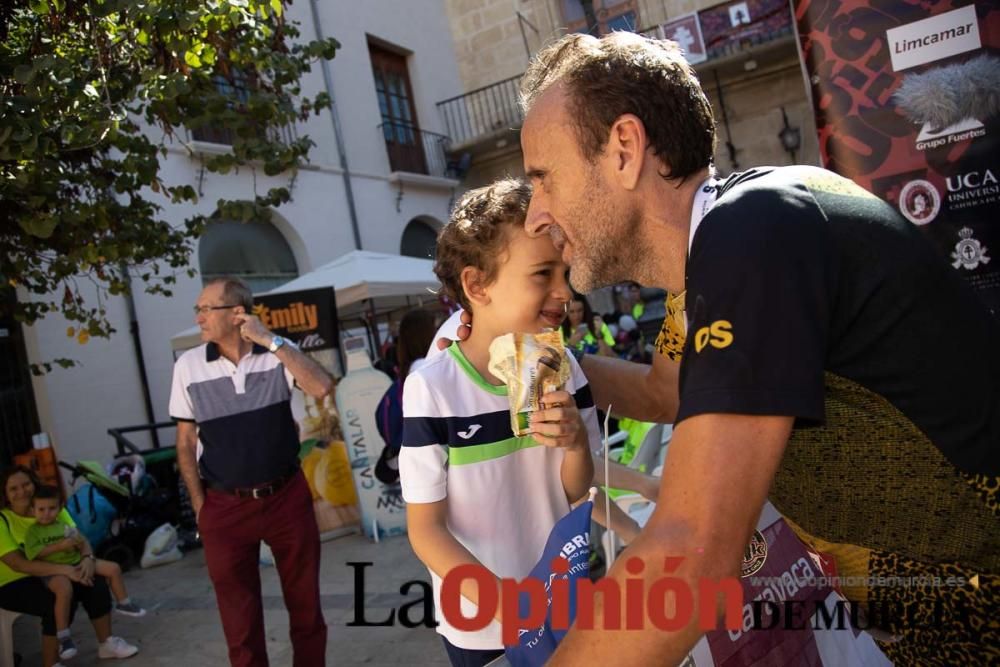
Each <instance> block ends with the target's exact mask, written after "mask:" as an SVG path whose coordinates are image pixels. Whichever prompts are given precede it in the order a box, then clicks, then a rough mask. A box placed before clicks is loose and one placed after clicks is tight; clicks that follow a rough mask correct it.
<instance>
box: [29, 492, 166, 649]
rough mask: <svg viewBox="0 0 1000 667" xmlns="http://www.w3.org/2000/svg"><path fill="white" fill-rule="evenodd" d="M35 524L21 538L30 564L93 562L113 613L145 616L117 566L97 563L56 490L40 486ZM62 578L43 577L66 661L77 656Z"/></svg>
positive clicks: (68, 595) (34, 509)
mask: <svg viewBox="0 0 1000 667" xmlns="http://www.w3.org/2000/svg"><path fill="white" fill-rule="evenodd" d="M31 510H32V512H33V513H34V515H35V524H34V525H33V526H31V527H30V528H28V532H27V533H26V534H25V536H24V555H25V556H26V557H27V558H28V559H29V560H38V559H40V560H44V561H46V562H49V563H59V564H62V565H77V564H79V563H80V561H81V560H83V558H84V557H86V558H90V559H92V560H93V561H94V571H95V572H96V573H97V574H98V575H100V576H102V577H104V578H106V579H107V580H108V583H109V584H110V586H111V592H112V593H114V596H115V600H116V601H117V605H116V607H115V608H116V610H117V611H118V612H119V613H122V614H125V615H127V616H144V615H145V614H146V610H145V609H143V608H142V607H140V606H139V605H137V604H135V603H134V602H132V600H131V599H129V597H128V593H127V592H126V590H125V579H124V578H123V577H122V570H121V568H120V567H119V566H118V563H114V562H111V561H108V560H99V559H97V558H95V557H94V553H93V549H91V548H90V545H89V544H88V543H87V540H86V538H84V537H83V535H81V534H80V533H79V531H77V529H76V526H75V525H73V520H72V519H71V518H70V516H69V513H68V512H66V510H65V509H64V508H63V507H62V505H61V504H60V502H59V490H58V489H56V488H55V487H53V486H40V487H38V488H37V489H35V495H34V496H33V497H32V499H31ZM65 578H66V577H63V576H62V575H56V576H52V577H44V579H45V581H46V583H47V584H48V587H49V590H51V591H52V594H53V595H55V598H56V603H55V617H56V637H57V638H58V640H59V658H60V659H61V660H68V659H70V658H72V657H73V656H75V655H76V645H75V644H74V643H73V638H72V636H71V635H70V631H69V612H70V604H71V603H72V600H73V587H72V586H71V585H66V584H67V583H68V582H63V581H60V580H61V579H65Z"/></svg>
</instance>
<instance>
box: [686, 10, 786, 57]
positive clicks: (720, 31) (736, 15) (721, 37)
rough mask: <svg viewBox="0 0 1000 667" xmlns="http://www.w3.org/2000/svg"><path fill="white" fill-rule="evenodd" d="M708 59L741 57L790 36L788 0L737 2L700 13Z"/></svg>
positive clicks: (699, 18) (699, 19) (699, 20)
mask: <svg viewBox="0 0 1000 667" xmlns="http://www.w3.org/2000/svg"><path fill="white" fill-rule="evenodd" d="M698 22H699V24H700V27H701V32H702V34H703V35H704V42H705V47H706V52H707V54H708V57H709V58H719V57H722V56H726V55H730V54H733V53H738V52H740V51H743V50H745V49H746V48H747V47H750V46H753V45H754V44H761V43H764V42H769V41H771V40H773V39H775V38H777V37H780V36H782V35H786V34H790V32H791V27H792V17H791V15H790V14H789V12H788V1H787V0H738V1H737V2H727V3H723V4H721V5H715V6H714V7H709V8H708V9H704V10H702V11H701V12H699V13H698Z"/></svg>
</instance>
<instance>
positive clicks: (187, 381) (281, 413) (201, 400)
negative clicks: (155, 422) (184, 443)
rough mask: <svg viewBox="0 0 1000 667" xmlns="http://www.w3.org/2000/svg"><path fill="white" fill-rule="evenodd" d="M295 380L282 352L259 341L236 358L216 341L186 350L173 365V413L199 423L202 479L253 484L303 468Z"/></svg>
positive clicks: (234, 483)
mask: <svg viewBox="0 0 1000 667" xmlns="http://www.w3.org/2000/svg"><path fill="white" fill-rule="evenodd" d="M294 383H295V378H293V377H292V374H291V373H290V372H289V371H288V369H287V368H285V366H284V364H282V363H281V361H280V360H279V359H278V357H277V355H275V354H272V353H270V352H268V351H267V348H264V347H261V346H260V345H254V346H253V348H252V350H251V351H250V353H249V354H247V355H246V356H244V357H243V358H242V359H240V360H239V363H238V364H234V363H233V362H231V361H230V360H229V359H227V358H226V357H224V356H222V355H221V354H220V353H219V347H218V345H216V344H215V343H206V344H205V345H199V346H198V347H196V348H194V349H192V350H188V351H187V352H185V353H184V354H182V355H181V356H180V358H179V359H178V360H177V362H176V363H175V364H174V380H173V386H172V387H171V390H170V417H171V419H173V420H175V421H189V422H195V423H196V424H197V426H198V439H199V441H200V443H201V447H200V448H199V449H200V454H199V457H198V468H199V473H200V474H201V477H202V479H205V480H207V481H210V482H217V483H219V484H222V485H224V486H227V487H231V488H233V487H249V486H256V485H258V484H264V483H266V482H270V481H272V480H275V479H278V478H279V477H283V476H285V475H288V474H290V473H292V472H294V471H295V470H296V469H298V467H299V458H298V456H299V436H298V431H297V429H296V426H295V420H294V418H293V417H292V408H291V396H292V387H293V386H294Z"/></svg>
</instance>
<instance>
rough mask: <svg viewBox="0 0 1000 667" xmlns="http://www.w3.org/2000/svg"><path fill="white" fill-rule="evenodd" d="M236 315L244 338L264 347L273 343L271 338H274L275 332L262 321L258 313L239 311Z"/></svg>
mask: <svg viewBox="0 0 1000 667" xmlns="http://www.w3.org/2000/svg"><path fill="white" fill-rule="evenodd" d="M234 317H235V318H236V322H237V325H238V326H239V327H240V336H242V337H243V340H248V341H250V342H251V343H257V344H258V345H263V346H264V347H268V346H270V345H271V339H272V338H274V334H273V333H271V330H270V329H268V328H267V327H265V326H264V325H263V324H262V323H261V321H260V319H259V318H258V317H257V316H256V315H249V314H247V313H237V314H236V315H235V316H234Z"/></svg>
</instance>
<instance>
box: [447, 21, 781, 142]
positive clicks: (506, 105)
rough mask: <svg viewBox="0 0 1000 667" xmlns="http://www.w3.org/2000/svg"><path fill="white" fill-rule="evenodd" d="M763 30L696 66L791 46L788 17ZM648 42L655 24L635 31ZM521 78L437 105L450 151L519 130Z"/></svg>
mask: <svg viewBox="0 0 1000 667" xmlns="http://www.w3.org/2000/svg"><path fill="white" fill-rule="evenodd" d="M767 18H768V20H767V22H766V25H763V26H760V27H761V28H763V29H757V30H754V31H752V32H751V31H748V32H747V34H736V35H730V36H731V37H735V39H729V40H721V39H720V40H717V41H713V42H710V43H707V44H706V47H707V50H708V53H707V55H708V60H706V61H704V62H702V63H699V64H697V65H695V69H697V70H704V69H705V68H706V67H713V66H714V65H715V62H713V61H722V60H726V59H731V58H734V57H739V56H741V55H742V56H744V57H745V56H746V55H748V54H750V53H751V52H754V51H757V50H759V49H760V48H761V47H774V46H782V45H788V44H793V43H794V42H793V39H792V35H793V31H792V27H791V15H790V14H788V13H787V12H783V13H781V12H774V15H773V16H769V17H767ZM636 32H637V33H638V34H640V35H642V36H644V37H649V38H651V39H662V37H663V34H662V30H661V28H660V26H658V25H654V26H650V27H648V28H644V29H642V30H637V31H636ZM520 80H521V75H518V76H513V77H510V78H509V79H504V80H503V81H498V82H496V83H493V84H490V85H488V86H483V87H482V88H477V89H475V90H472V91H470V92H468V93H465V94H464V95H458V96H456V97H452V98H449V99H447V100H443V101H441V102H438V103H437V107H438V110H439V112H440V114H441V118H442V119H443V121H444V125H445V128H446V130H447V132H448V135H449V136H450V137H451V145H450V146H449V148H448V150H449V151H454V152H464V151H473V152H475V151H476V150H477V149H478V148H482V147H491V146H496V145H497V144H498V142H499V143H500V145H503V140H504V139H505V138H506V137H507V136H509V135H510V134H512V133H514V132H516V131H517V130H519V129H520V127H521V124H522V122H523V121H524V116H523V114H522V113H521V107H520V102H519V95H520V91H519V87H520Z"/></svg>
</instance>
